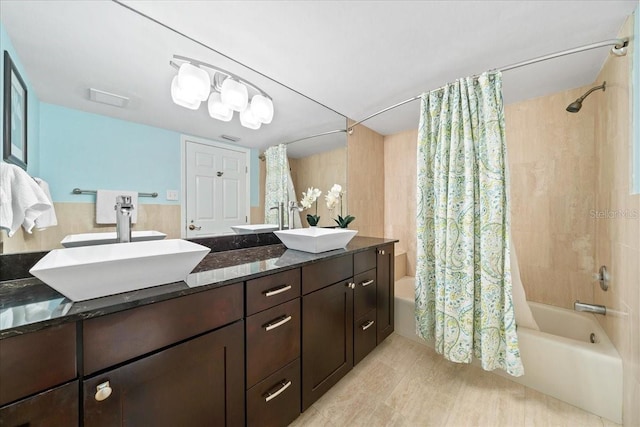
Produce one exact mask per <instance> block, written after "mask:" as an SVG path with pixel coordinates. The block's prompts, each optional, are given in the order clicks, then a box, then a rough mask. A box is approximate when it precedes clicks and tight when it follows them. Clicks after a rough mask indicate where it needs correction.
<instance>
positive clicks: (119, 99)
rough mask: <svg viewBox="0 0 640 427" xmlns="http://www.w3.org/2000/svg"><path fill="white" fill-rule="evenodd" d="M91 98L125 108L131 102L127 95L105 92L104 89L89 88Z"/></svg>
mask: <svg viewBox="0 0 640 427" xmlns="http://www.w3.org/2000/svg"><path fill="white" fill-rule="evenodd" d="M89 99H90V100H92V101H93V102H99V103H101V104H107V105H112V106H114V107H119V108H124V107H126V106H127V104H128V103H129V98H127V97H126V96H120V95H116V94H115V93H109V92H105V91H103V90H99V89H94V88H92V87H90V88H89Z"/></svg>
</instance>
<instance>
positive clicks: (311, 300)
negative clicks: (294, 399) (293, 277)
mask: <svg viewBox="0 0 640 427" xmlns="http://www.w3.org/2000/svg"><path fill="white" fill-rule="evenodd" d="M352 274H353V257H352V256H351V255H347V256H344V257H340V258H334V259H331V260H327V261H321V262H318V263H316V264H311V265H308V266H305V267H302V290H303V293H305V292H307V291H308V292H307V293H306V294H305V295H303V296H302V410H303V411H304V410H306V409H307V408H309V406H311V404H312V403H313V402H315V401H316V400H318V398H319V397H320V396H322V395H323V394H324V393H325V392H326V391H327V390H329V389H330V388H331V387H333V385H334V384H336V383H337V382H338V381H339V380H340V378H342V377H343V376H345V375H346V374H347V372H349V371H350V370H351V368H352V367H353V294H354V292H353V280H352V277H351V276H352Z"/></svg>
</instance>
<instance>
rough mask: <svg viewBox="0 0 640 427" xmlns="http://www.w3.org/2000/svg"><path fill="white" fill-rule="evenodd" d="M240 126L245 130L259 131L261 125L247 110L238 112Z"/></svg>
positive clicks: (250, 111) (251, 112) (248, 109)
mask: <svg viewBox="0 0 640 427" xmlns="http://www.w3.org/2000/svg"><path fill="white" fill-rule="evenodd" d="M240 124H241V125H242V126H244V127H246V128H247V129H260V126H261V125H262V123H260V120H258V119H257V118H256V117H255V115H254V114H253V111H252V110H251V108H247V109H246V110H244V111H241V112H240Z"/></svg>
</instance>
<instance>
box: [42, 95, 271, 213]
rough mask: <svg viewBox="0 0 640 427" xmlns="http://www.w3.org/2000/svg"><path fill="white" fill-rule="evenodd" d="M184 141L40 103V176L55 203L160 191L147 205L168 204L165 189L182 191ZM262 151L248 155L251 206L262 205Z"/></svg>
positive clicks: (146, 200) (144, 200)
mask: <svg viewBox="0 0 640 427" xmlns="http://www.w3.org/2000/svg"><path fill="white" fill-rule="evenodd" d="M180 137H181V134H179V133H177V132H173V131H169V130H166V129H160V128H156V127H152V126H146V125H141V124H138V123H133V122H128V121H125V120H119V119H113V118H110V117H106V116H102V115H98V114H92V113H86V112H83V111H79V110H73V109H70V108H66V107H61V106H58V105H53V104H47V103H44V102H43V103H41V104H40V160H41V166H40V176H41V177H42V178H43V179H45V180H46V181H47V182H48V183H49V187H50V188H51V197H52V198H53V200H54V201H55V202H87V203H93V202H95V196H93V195H74V194H72V193H71V191H72V190H73V189H74V188H76V187H77V188H81V189H84V190H95V189H111V190H132V191H140V192H157V193H158V197H157V198H147V197H144V198H141V199H140V202H141V203H146V204H151V203H153V204H156V203H157V204H179V203H180V202H176V201H168V200H167V199H166V195H167V194H166V193H167V190H178V191H179V190H180V189H181V177H180V161H181V158H180ZM258 155H259V152H258V150H255V149H252V150H251V155H250V165H251V176H250V177H249V179H250V188H251V193H250V202H251V206H258V204H259V179H260V178H259V164H258Z"/></svg>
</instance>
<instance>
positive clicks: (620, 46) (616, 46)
mask: <svg viewBox="0 0 640 427" xmlns="http://www.w3.org/2000/svg"><path fill="white" fill-rule="evenodd" d="M628 45H629V38H628V37H625V38H622V39H612V40H604V41H601V42H597V43H591V44H588V45H584V46H578V47H574V48H573V49H567V50H562V51H560V52H555V53H550V54H548V55H544V56H539V57H537V58H532V59H528V60H526V61H521V62H516V63H515V64H510V65H505V66H503V67H500V68H494V69H492V70H491V71H509V70H513V69H516V68H520V67H524V66H526V65H531V64H535V63H538V62H542V61H547V60H549V59H554V58H559V57H561V56H566V55H572V54H574V53H579V52H584V51H586V50H592V49H597V48H600V47H605V46H613V48H611V53H613V54H614V55H616V56H624V55H626V54H627V49H626V47H627V46H628ZM421 97H422V94H420V95H416V96H414V97H413V98H409V99H406V100H404V101H402V102H398V103H397V104H394V105H392V106H390V107H387V108H384V109H382V110H380V111H377V112H375V113H373V114H371V115H370V116H367V117H365V118H364V119H362V120H359V121H357V122H355V123H353V124H352V125H351V126H349V127H348V128H347V129H346V131H347V133H348V134H349V135H351V134H352V133H353V128H354V127H356V126H357V125H359V124H360V123H363V122H365V121H367V120H369V119H372V118H374V117H376V116H378V115H380V114H382V113H386V112H387V111H389V110H393V109H394V108H397V107H400V106H401V105H404V104H407V103H409V102H412V101H416V100H418V99H420V98H421Z"/></svg>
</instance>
